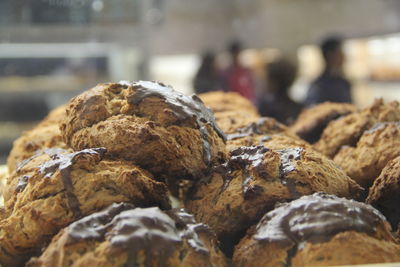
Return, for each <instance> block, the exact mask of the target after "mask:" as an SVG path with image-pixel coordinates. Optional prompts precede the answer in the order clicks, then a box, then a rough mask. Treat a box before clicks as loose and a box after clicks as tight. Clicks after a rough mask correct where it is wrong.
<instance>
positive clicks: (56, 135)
mask: <svg viewBox="0 0 400 267" xmlns="http://www.w3.org/2000/svg"><path fill="white" fill-rule="evenodd" d="M65 108H66V106H65V105H62V106H60V107H58V108H56V109H54V110H53V111H51V112H50V113H49V115H47V117H46V118H44V119H43V120H42V121H41V122H40V123H39V124H38V125H37V126H36V127H35V128H33V129H32V130H30V131H27V132H25V133H23V134H22V136H21V137H19V138H18V139H16V140H15V141H14V143H13V148H12V150H11V151H10V154H9V156H8V158H7V167H8V170H9V172H10V173H12V172H13V171H15V169H16V168H18V164H19V163H20V162H21V161H23V160H25V159H28V158H30V157H31V156H33V155H34V154H35V153H37V152H38V151H40V150H44V149H48V148H54V147H58V148H67V145H66V144H65V143H64V141H63V138H62V136H61V133H60V130H59V125H58V124H59V122H60V121H61V120H62V119H63V118H64V116H65Z"/></svg>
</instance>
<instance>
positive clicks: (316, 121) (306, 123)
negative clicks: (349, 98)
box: [290, 102, 357, 143]
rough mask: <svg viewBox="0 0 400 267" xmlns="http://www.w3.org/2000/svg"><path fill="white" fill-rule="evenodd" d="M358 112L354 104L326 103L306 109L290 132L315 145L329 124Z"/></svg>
mask: <svg viewBox="0 0 400 267" xmlns="http://www.w3.org/2000/svg"><path fill="white" fill-rule="evenodd" d="M356 111H357V108H356V106H354V105H352V104H348V103H334V102H324V103H321V104H319V105H315V106H313V107H311V108H307V109H304V110H303V111H302V112H301V113H300V115H299V116H298V117H297V120H296V122H295V123H294V124H293V125H291V126H290V131H291V132H293V133H294V134H296V135H298V136H299V137H301V138H303V139H304V140H306V141H307V142H310V143H315V142H317V141H318V140H319V138H320V136H321V134H322V132H323V130H324V129H325V128H326V126H327V125H328V124H329V122H331V121H333V120H335V119H338V118H340V117H342V116H344V115H347V114H349V113H353V112H356Z"/></svg>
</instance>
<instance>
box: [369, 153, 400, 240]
mask: <svg viewBox="0 0 400 267" xmlns="http://www.w3.org/2000/svg"><path fill="white" fill-rule="evenodd" d="M366 202H367V203H369V204H371V205H373V206H374V207H375V208H377V209H378V210H379V211H380V212H382V214H383V215H385V217H386V218H387V220H388V221H389V222H390V224H391V225H392V229H396V228H397V227H398V225H399V223H400V206H399V203H400V157H396V158H395V159H393V160H391V161H390V162H389V163H388V164H387V165H386V167H385V168H384V169H383V170H382V172H381V174H380V175H379V177H378V178H377V179H376V180H375V182H374V184H373V186H372V187H371V188H370V189H369V194H368V198H367V200H366ZM398 230H399V231H400V228H399V229H398ZM399 233H400V232H399Z"/></svg>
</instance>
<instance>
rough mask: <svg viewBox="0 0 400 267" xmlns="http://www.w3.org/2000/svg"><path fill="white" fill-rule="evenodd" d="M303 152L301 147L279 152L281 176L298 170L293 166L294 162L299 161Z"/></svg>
mask: <svg viewBox="0 0 400 267" xmlns="http://www.w3.org/2000/svg"><path fill="white" fill-rule="evenodd" d="M302 151H303V148H301V147H296V148H286V149H281V150H278V151H277V152H278V153H279V155H280V159H281V165H280V168H279V170H280V174H281V176H285V175H287V174H288V173H289V172H292V171H294V170H295V169H296V167H295V166H294V165H293V164H292V161H293V160H299V159H300V156H301V152H302Z"/></svg>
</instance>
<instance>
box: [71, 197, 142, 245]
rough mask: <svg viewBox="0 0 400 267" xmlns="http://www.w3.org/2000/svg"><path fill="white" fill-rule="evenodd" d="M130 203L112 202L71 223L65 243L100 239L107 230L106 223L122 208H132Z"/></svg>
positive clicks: (122, 209)
mask: <svg viewBox="0 0 400 267" xmlns="http://www.w3.org/2000/svg"><path fill="white" fill-rule="evenodd" d="M134 208H135V207H134V206H133V205H132V204H128V203H113V204H111V206H109V207H107V208H106V209H104V210H102V211H100V212H96V213H94V214H92V215H89V216H86V217H84V218H82V219H80V220H79V221H76V222H74V223H72V224H71V225H70V226H69V227H68V228H67V231H68V241H67V245H70V244H75V243H78V242H81V241H83V240H102V239H103V238H104V235H105V234H106V232H107V226H108V223H110V222H111V220H112V219H113V218H114V217H115V216H116V215H118V214H119V213H121V212H122V211H124V210H129V209H134Z"/></svg>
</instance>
